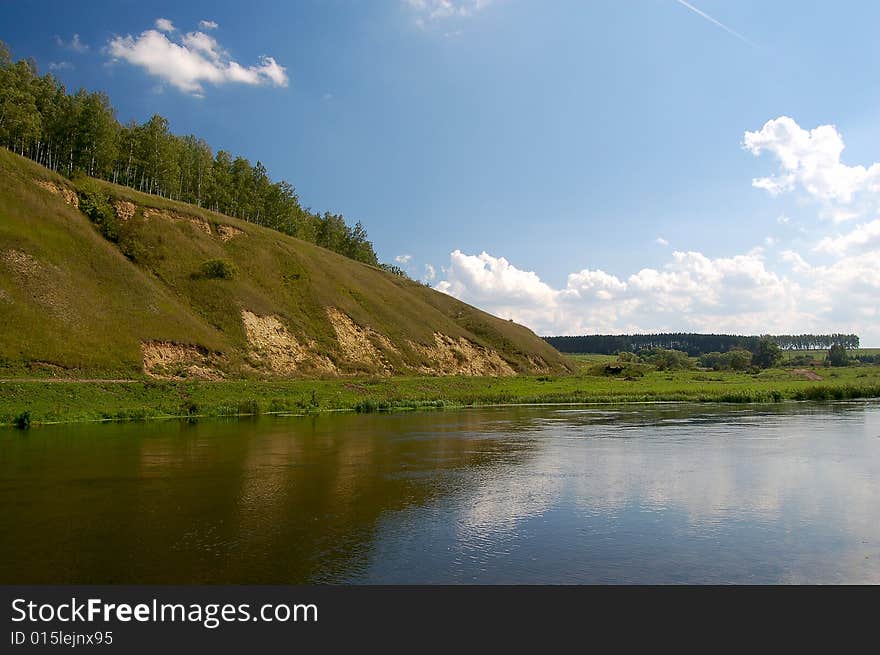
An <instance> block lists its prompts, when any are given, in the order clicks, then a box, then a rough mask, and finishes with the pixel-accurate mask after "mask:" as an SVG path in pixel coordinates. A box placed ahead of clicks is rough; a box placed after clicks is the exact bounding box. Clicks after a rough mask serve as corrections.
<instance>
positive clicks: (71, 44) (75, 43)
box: [55, 34, 89, 54]
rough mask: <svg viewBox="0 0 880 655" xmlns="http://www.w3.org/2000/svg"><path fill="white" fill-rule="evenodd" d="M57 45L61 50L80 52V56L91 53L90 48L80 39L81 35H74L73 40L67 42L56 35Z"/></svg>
mask: <svg viewBox="0 0 880 655" xmlns="http://www.w3.org/2000/svg"><path fill="white" fill-rule="evenodd" d="M55 43H56V44H58V46H59V47H61V48H66V49H67V50H73V51H74V52H78V53H79V54H83V53H85V52H88V51H89V46H88V45H87V44H85V43H83V42H82V41H80V39H79V34H74V35H73V38H72V39H70V41H65V40H64V39H62V38H61V37H60V36H58V35H57V34H56V35H55Z"/></svg>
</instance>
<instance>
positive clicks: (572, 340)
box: [544, 332, 859, 356]
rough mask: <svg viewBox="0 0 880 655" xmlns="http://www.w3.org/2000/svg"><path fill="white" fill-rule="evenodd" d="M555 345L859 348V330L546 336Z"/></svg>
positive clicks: (584, 348) (583, 348)
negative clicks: (763, 343)
mask: <svg viewBox="0 0 880 655" xmlns="http://www.w3.org/2000/svg"><path fill="white" fill-rule="evenodd" d="M544 339H545V340H546V341H547V343H549V344H550V345H551V346H553V347H554V348H556V350H558V351H559V352H563V353H596V354H602V355H614V354H617V353H619V352H638V351H640V350H650V349H652V348H664V349H667V350H681V351H684V352H686V353H687V354H688V355H692V356H697V355H704V354H706V353H710V352H727V351H728V350H733V349H735V348H743V349H745V350H750V351H753V352H754V351H755V350H756V349H757V347H758V343H759V342H760V341H761V339H769V340H770V341H772V342H774V343H776V344H778V345H779V347H780V348H782V349H783V350H822V349H827V348H830V347H831V346H833V345H835V344H837V345H841V346H843V347H844V348H849V349H852V348H858V347H859V337H858V335H856V334H776V335H773V334H764V335H761V336H739V335H735V334H692V333H688V332H669V333H663V334H619V335H612V334H596V335H585V336H580V337H544Z"/></svg>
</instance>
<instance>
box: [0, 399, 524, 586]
mask: <svg viewBox="0 0 880 655" xmlns="http://www.w3.org/2000/svg"><path fill="white" fill-rule="evenodd" d="M525 423H528V421H526V422H525ZM499 427H503V430H504V431H506V432H507V433H515V432H517V431H520V430H522V429H523V428H524V425H523V424H520V423H518V422H517V421H511V420H510V418H509V415H508V416H507V417H506V418H504V419H502V420H492V419H489V420H486V417H485V416H482V415H481V413H480V412H462V413H458V412H456V413H437V414H433V413H421V414H398V415H392V416H360V415H358V416H355V415H343V416H319V417H311V418H302V419H287V420H272V419H267V420H261V421H253V422H248V421H243V422H231V423H225V424H224V423H217V422H203V423H197V424H186V423H179V424H178V423H161V424H149V425H103V426H88V427H83V426H77V427H69V426H67V427H64V428H49V429H45V430H40V431H35V432H32V433H31V435H29V436H28V437H27V441H22V440H19V441H17V442H16V441H14V440H13V443H12V445H14V446H15V447H13V448H11V449H9V448H7V452H8V455H9V457H8V458H7V457H4V461H3V464H2V465H0V470H3V471H4V475H3V476H2V477H3V478H4V479H6V480H8V482H7V484H6V485H4V486H7V487H8V490H7V491H6V492H5V493H0V498H2V500H3V505H2V506H3V508H4V509H3V510H2V511H0V515H3V516H4V521H3V522H4V524H6V525H15V526H17V527H16V529H15V530H14V531H11V532H8V533H7V537H8V538H5V539H4V540H3V544H2V545H0V556H2V562H3V564H0V580H2V581H3V582H5V583H11V582H28V583H39V582H44V583H48V582H82V583H104V582H107V583H121V582H132V583H135V582H143V583H188V582H205V583H220V582H228V583H298V582H330V581H333V580H338V579H342V578H343V577H346V576H348V575H350V574H351V572H352V570H355V569H357V567H358V565H359V563H362V562H363V561H364V560H365V557H366V556H367V555H368V553H369V551H370V548H371V544H372V540H373V537H374V531H375V529H376V524H377V521H378V520H379V519H380V518H381V516H382V515H383V514H384V513H386V512H392V511H396V510H399V509H402V508H405V507H407V506H411V505H423V504H427V503H430V502H432V501H433V500H435V499H436V498H437V497H438V496H441V495H442V494H444V493H450V492H460V491H462V490H463V487H466V486H468V485H471V484H474V483H475V481H477V480H479V479H480V476H474V475H473V471H474V470H475V469H480V468H493V467H498V466H502V467H503V466H511V465H514V466H515V465H517V464H518V463H519V462H521V461H523V459H524V458H526V457H528V456H529V453H530V451H531V450H532V448H531V446H530V445H529V443H528V442H527V441H525V442H524V441H523V440H522V439H519V440H515V441H511V440H508V439H505V438H504V432H502V433H499V432H498V428H499ZM9 445H10V444H4V446H9ZM7 471H8V472H9V475H6V474H5V473H6V472H7ZM460 471H468V472H469V475H468V476H464V475H460V474H459V472H460ZM12 496H14V497H15V498H14V499H13V498H12Z"/></svg>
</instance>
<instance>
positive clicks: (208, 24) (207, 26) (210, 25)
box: [199, 20, 220, 30]
mask: <svg viewBox="0 0 880 655" xmlns="http://www.w3.org/2000/svg"><path fill="white" fill-rule="evenodd" d="M218 27H220V26H219V25H218V24H217V23H215V22H214V21H212V20H200V21H199V28H201V29H203V30H216V29H217V28H218Z"/></svg>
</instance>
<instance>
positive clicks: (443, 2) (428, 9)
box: [403, 0, 492, 36]
mask: <svg viewBox="0 0 880 655" xmlns="http://www.w3.org/2000/svg"><path fill="white" fill-rule="evenodd" d="M403 4H404V5H406V6H407V7H409V9H410V10H411V11H412V12H413V13H414V14H415V22H416V25H418V26H419V27H422V28H424V27H426V26H427V25H428V24H429V23H434V22H438V21H443V20H447V19H452V18H467V17H469V16H473V15H474V14H476V13H478V12H480V11H482V10H483V9H485V8H486V7H488V6H489V5H490V4H492V0H403ZM445 35H446V36H449V35H455V33H454V32H448V33H446V34H445Z"/></svg>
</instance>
